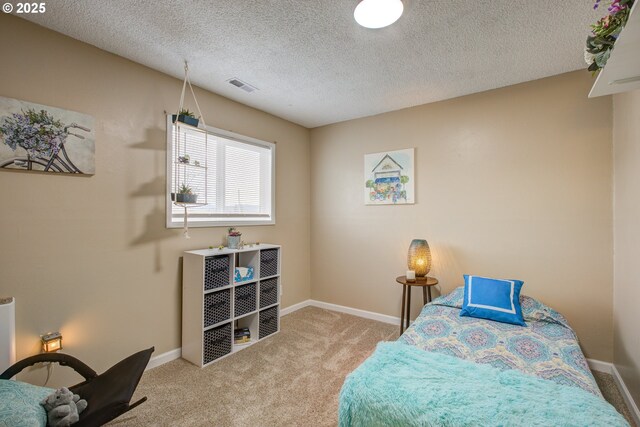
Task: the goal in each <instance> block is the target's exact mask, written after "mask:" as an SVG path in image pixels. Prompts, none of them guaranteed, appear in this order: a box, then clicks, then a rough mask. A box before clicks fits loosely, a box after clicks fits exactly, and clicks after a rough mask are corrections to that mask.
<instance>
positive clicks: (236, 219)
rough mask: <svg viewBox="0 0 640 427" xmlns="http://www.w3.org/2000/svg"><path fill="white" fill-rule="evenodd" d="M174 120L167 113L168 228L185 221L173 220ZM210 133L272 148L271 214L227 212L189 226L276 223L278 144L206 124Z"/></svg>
mask: <svg viewBox="0 0 640 427" xmlns="http://www.w3.org/2000/svg"><path fill="white" fill-rule="evenodd" d="M172 130H173V122H172V120H171V115H170V114H167V130H166V134H167V159H166V166H167V174H166V194H165V197H166V200H165V217H166V227H167V228H182V227H184V224H183V221H179V222H176V221H173V218H172V215H173V202H172V201H171V196H170V195H171V193H172V191H173V188H172V179H173V166H174V165H173V164H172V161H173V159H172V156H173V152H174V150H173V142H174V141H173V137H172V136H173V132H172ZM204 130H206V131H207V132H208V133H209V135H212V136H214V137H216V136H218V137H221V138H226V139H230V140H233V141H236V142H240V143H243V144H250V145H258V146H261V147H267V148H269V149H270V150H271V215H269V216H268V217H264V219H260V217H256V216H255V215H251V214H225V215H220V216H218V217H217V218H219V219H216V220H211V221H189V228H203V227H242V226H254V225H275V223H276V144H274V143H272V142H267V141H262V140H260V139H256V138H251V137H249V136H245V135H240V134H237V133H235V132H230V131H227V130H224V129H218V128H215V127H212V126H206V127H205V128H204Z"/></svg>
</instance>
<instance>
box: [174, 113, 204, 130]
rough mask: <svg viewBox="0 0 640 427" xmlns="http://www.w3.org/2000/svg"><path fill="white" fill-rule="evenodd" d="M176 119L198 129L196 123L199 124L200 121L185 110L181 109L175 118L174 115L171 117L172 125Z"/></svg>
mask: <svg viewBox="0 0 640 427" xmlns="http://www.w3.org/2000/svg"><path fill="white" fill-rule="evenodd" d="M176 118H177V119H178V121H179V122H182V123H184V124H187V125H189V126H193V127H196V128H197V127H198V123H199V122H200V119H198V118H197V117H196V116H195V114H193V113H192V112H191V111H189V110H188V109H186V108H181V109H180V112H179V113H178V115H177V116H176V115H175V114H174V115H172V116H171V119H172V121H173V122H174V123H175V122H176Z"/></svg>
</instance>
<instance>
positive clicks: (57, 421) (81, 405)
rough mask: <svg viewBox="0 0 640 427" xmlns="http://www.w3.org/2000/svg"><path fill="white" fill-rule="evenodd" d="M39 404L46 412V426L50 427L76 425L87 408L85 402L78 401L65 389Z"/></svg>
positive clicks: (57, 391) (78, 399)
mask: <svg viewBox="0 0 640 427" xmlns="http://www.w3.org/2000/svg"><path fill="white" fill-rule="evenodd" d="M40 404H41V405H42V406H44V409H45V410H46V411H47V419H48V421H49V422H48V424H47V425H48V426H50V427H67V426H70V425H71V424H74V423H77V422H78V420H79V419H80V417H79V415H80V413H82V411H84V410H85V409H86V407H87V401H86V400H84V399H80V396H78V395H77V394H73V393H72V392H71V391H69V389H68V388H66V387H62V388H59V389H57V390H56V391H54V392H53V393H52V394H50V395H49V396H47V397H46V399H44V400H43V401H42V402H40Z"/></svg>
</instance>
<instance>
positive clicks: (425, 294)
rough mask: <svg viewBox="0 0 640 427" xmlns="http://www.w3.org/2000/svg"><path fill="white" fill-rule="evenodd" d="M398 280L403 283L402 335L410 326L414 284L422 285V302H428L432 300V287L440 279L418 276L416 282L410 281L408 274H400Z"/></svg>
mask: <svg viewBox="0 0 640 427" xmlns="http://www.w3.org/2000/svg"><path fill="white" fill-rule="evenodd" d="M396 282H398V283H400V284H401V285H402V314H400V335H402V333H403V332H404V330H405V329H407V328H408V327H409V317H410V314H409V313H410V312H411V288H412V287H414V286H417V287H421V288H422V302H423V303H424V304H427V303H428V302H431V287H432V286H435V285H437V284H438V279H436V278H435V277H416V281H415V282H408V281H407V276H400V277H396ZM405 313H406V318H405ZM405 324H406V325H405Z"/></svg>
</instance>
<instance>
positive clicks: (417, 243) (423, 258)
mask: <svg viewBox="0 0 640 427" xmlns="http://www.w3.org/2000/svg"><path fill="white" fill-rule="evenodd" d="M407 266H408V267H409V270H413V271H415V272H416V277H425V276H426V275H427V274H428V273H429V270H431V250H430V249H429V244H428V243H427V241H426V240H424V239H413V240H412V241H411V245H409V254H408V256H407Z"/></svg>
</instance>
